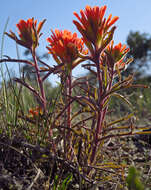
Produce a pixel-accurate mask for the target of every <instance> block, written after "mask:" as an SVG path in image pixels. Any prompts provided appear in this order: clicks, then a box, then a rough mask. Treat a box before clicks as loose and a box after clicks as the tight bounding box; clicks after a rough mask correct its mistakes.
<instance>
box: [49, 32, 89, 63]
mask: <svg viewBox="0 0 151 190" xmlns="http://www.w3.org/2000/svg"><path fill="white" fill-rule="evenodd" d="M51 32H52V35H51V36H50V37H49V38H47V41H48V42H49V46H48V47H47V49H48V50H49V53H50V54H52V55H53V57H54V59H55V60H56V62H57V63H58V64H60V63H73V62H74V61H75V60H76V59H77V58H79V53H82V54H84V55H85V54H87V53H88V51H87V50H85V49H84V42H83V41H82V39H80V38H78V37H77V34H76V33H73V34H72V33H71V32H69V31H68V30H63V31H59V30H58V29H56V30H55V31H53V30H52V31H51Z"/></svg>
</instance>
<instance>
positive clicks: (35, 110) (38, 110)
mask: <svg viewBox="0 0 151 190" xmlns="http://www.w3.org/2000/svg"><path fill="white" fill-rule="evenodd" d="M29 113H30V117H32V118H36V117H38V116H40V115H42V114H43V110H42V108H40V107H36V108H32V109H29Z"/></svg>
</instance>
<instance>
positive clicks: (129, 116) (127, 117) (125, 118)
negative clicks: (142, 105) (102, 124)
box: [107, 113, 134, 127]
mask: <svg viewBox="0 0 151 190" xmlns="http://www.w3.org/2000/svg"><path fill="white" fill-rule="evenodd" d="M132 116H134V114H133V113H131V114H129V115H127V116H126V117H122V118H120V119H118V120H115V121H112V122H111V123H109V124H107V127H109V126H112V125H115V124H117V123H120V122H122V121H126V120H128V119H130V118H131V117H132Z"/></svg>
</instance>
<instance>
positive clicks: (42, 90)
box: [31, 50, 46, 111]
mask: <svg viewBox="0 0 151 190" xmlns="http://www.w3.org/2000/svg"><path fill="white" fill-rule="evenodd" d="M31 53H32V57H33V60H34V67H35V70H36V75H37V82H38V85H39V88H40V93H41V97H42V103H43V109H44V111H46V97H45V91H44V88H43V82H42V79H41V77H40V71H39V68H38V63H37V58H36V55H35V51H34V50H31Z"/></svg>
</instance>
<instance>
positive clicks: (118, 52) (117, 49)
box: [106, 41, 130, 69]
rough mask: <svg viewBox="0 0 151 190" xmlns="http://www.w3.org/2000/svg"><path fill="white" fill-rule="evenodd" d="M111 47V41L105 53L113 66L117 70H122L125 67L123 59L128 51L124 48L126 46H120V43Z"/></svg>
mask: <svg viewBox="0 0 151 190" xmlns="http://www.w3.org/2000/svg"><path fill="white" fill-rule="evenodd" d="M113 45H114V41H111V43H110V44H109V45H108V46H107V48H106V51H107V52H108V53H109V54H110V56H111V57H112V59H113V61H114V63H115V66H118V68H119V69H122V68H124V67H125V62H124V58H125V56H126V54H127V53H128V52H129V50H130V49H129V48H126V45H122V44H121V43H119V44H117V45H115V46H113Z"/></svg>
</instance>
